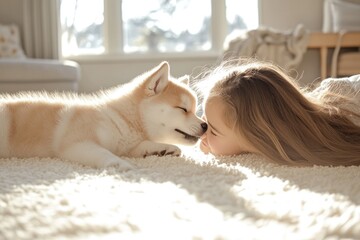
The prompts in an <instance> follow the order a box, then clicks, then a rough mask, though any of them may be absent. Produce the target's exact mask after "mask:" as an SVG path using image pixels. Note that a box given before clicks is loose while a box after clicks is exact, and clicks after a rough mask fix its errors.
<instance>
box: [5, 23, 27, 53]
mask: <svg viewBox="0 0 360 240" xmlns="http://www.w3.org/2000/svg"><path fill="white" fill-rule="evenodd" d="M0 58H25V54H24V51H23V49H22V47H21V44H20V34H19V29H18V27H17V26H16V25H14V24H11V25H2V24H0Z"/></svg>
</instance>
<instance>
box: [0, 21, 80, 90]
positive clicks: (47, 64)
mask: <svg viewBox="0 0 360 240" xmlns="http://www.w3.org/2000/svg"><path fill="white" fill-rule="evenodd" d="M79 80H80V67H79V65H78V64H77V63H76V62H74V61H62V60H55V59H35V58H27V57H26V56H25V54H24V51H23V49H22V47H21V44H20V34H19V30H18V27H17V26H16V25H13V24H11V25H1V24H0V93H16V92H21V91H49V92H52V91H60V92H62V91H72V92H76V91H78V84H79Z"/></svg>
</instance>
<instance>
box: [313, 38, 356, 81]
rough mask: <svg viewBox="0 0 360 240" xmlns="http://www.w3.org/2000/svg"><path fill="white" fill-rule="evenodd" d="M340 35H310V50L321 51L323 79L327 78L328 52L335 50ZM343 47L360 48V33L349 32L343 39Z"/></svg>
mask: <svg viewBox="0 0 360 240" xmlns="http://www.w3.org/2000/svg"><path fill="white" fill-rule="evenodd" d="M339 36H340V34H339V33H323V32H312V33H311V34H310V38H309V43H308V48H310V49H319V50H320V67H321V79H325V78H326V77H327V72H328V70H327V67H328V66H327V65H328V64H327V58H328V50H329V49H332V48H335V47H336V45H337V43H338V40H339ZM341 47H360V32H348V33H346V34H345V35H344V36H343V37H342V41H341Z"/></svg>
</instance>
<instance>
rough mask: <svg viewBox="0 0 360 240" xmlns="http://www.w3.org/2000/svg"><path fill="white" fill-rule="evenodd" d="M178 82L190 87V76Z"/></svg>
mask: <svg viewBox="0 0 360 240" xmlns="http://www.w3.org/2000/svg"><path fill="white" fill-rule="evenodd" d="M178 80H179V81H180V82H181V83H183V84H185V85H189V80H190V77H189V75H184V76H182V77H180V78H179V79H178Z"/></svg>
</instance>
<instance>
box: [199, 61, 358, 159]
mask: <svg viewBox="0 0 360 240" xmlns="http://www.w3.org/2000/svg"><path fill="white" fill-rule="evenodd" d="M206 82H207V83H208V86H211V87H210V88H209V90H208V91H207V92H206V93H205V96H204V118H205V120H206V121H208V125H209V128H208V131H207V132H206V134H204V136H203V137H202V142H201V145H200V148H201V149H202V150H203V151H204V152H211V153H213V154H215V155H236V154H240V153H245V152H251V153H258V154H261V155H263V156H265V157H267V158H269V159H271V160H274V161H278V162H282V163H284V162H287V163H295V164H309V163H312V164H314V163H315V164H328V159H326V158H327V157H329V156H331V155H332V154H333V153H332V151H333V150H334V149H336V148H339V149H338V150H340V149H341V146H346V145H352V143H346V140H344V137H343V136H342V135H343V134H344V132H342V131H345V132H349V134H350V135H351V134H353V140H350V142H351V141H355V142H356V141H357V143H359V141H360V139H359V138H360V135H359V134H360V130H359V128H358V127H356V126H355V125H354V124H353V123H351V122H350V121H349V120H348V119H347V118H346V117H344V116H342V115H341V114H339V112H336V111H337V110H338V109H335V108H331V107H328V106H326V105H324V106H322V105H320V104H318V103H315V102H311V101H310V100H308V99H307V98H306V97H305V96H304V95H303V93H302V92H301V91H300V88H299V87H298V86H297V84H296V82H295V81H294V80H293V79H292V78H291V77H290V76H289V75H287V74H285V73H284V72H283V71H282V70H281V69H280V68H278V67H276V66H275V65H272V64H269V63H263V62H250V63H244V64H240V65H237V66H227V67H226V66H221V67H220V68H218V69H216V71H215V72H213V74H209V75H208V77H207V78H206ZM329 115H333V116H332V118H334V119H332V120H331V119H329ZM335 125H336V127H335V128H334V126H335ZM349 126H350V128H349ZM343 128H344V129H343ZM345 128H347V130H346V129H345ZM339 131H340V133H339ZM330 136H331V137H330ZM329 140H330V141H329ZM334 142H335V143H334ZM345 149H346V148H345ZM353 150H355V151H360V149H359V147H357V148H356V147H355V148H354V149H353ZM357 153H360V152H357ZM340 161H341V160H339V162H340ZM358 161H360V159H358Z"/></svg>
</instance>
